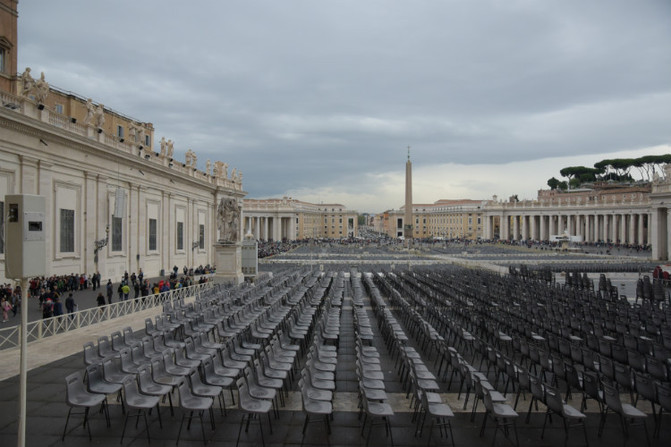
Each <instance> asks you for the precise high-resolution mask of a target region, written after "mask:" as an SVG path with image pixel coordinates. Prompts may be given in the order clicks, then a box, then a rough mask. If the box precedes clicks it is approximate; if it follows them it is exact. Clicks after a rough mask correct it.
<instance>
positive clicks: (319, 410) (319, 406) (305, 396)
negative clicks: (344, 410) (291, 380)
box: [298, 379, 333, 444]
mask: <svg viewBox="0 0 671 447" xmlns="http://www.w3.org/2000/svg"><path fill="white" fill-rule="evenodd" d="M298 388H299V389H300V390H301V399H302V401H303V411H305V423H304V424H303V437H305V430H306V429H307V427H308V423H309V422H310V416H323V417H324V423H325V424H326V432H327V433H328V434H329V435H330V434H331V423H330V422H329V418H330V417H331V414H332V413H333V404H332V403H331V402H330V401H326V400H319V399H313V398H311V397H310V393H309V389H308V386H306V385H305V383H304V382H303V379H300V380H299V381H298ZM313 422H319V421H313ZM301 444H302V441H301Z"/></svg>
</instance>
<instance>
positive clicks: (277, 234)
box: [273, 216, 282, 241]
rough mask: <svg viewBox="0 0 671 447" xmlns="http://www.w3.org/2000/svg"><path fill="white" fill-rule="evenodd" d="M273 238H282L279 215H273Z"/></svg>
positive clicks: (278, 239) (279, 239)
mask: <svg viewBox="0 0 671 447" xmlns="http://www.w3.org/2000/svg"><path fill="white" fill-rule="evenodd" d="M273 240H275V241H281V240H282V218H281V217H279V216H278V217H273Z"/></svg>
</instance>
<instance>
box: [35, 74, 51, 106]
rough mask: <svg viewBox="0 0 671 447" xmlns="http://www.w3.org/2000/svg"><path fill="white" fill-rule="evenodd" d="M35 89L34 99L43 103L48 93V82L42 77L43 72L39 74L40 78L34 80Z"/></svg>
mask: <svg viewBox="0 0 671 447" xmlns="http://www.w3.org/2000/svg"><path fill="white" fill-rule="evenodd" d="M33 90H34V91H35V100H36V101H37V103H38V104H44V101H46V99H47V96H48V95H49V83H48V82H47V81H46V80H45V79H44V72H42V74H41V75H40V79H39V80H38V81H37V82H35V84H34V86H33Z"/></svg>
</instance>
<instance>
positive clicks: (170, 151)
mask: <svg viewBox="0 0 671 447" xmlns="http://www.w3.org/2000/svg"><path fill="white" fill-rule="evenodd" d="M165 145H166V146H167V148H168V158H172V156H173V155H174V153H175V147H174V143H173V142H172V140H168V142H167V143H166V144H165Z"/></svg>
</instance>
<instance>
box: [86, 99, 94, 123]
mask: <svg viewBox="0 0 671 447" xmlns="http://www.w3.org/2000/svg"><path fill="white" fill-rule="evenodd" d="M95 112H96V106H94V105H93V100H92V99H91V98H89V99H87V100H86V118H84V124H91V121H93V115H95Z"/></svg>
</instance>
